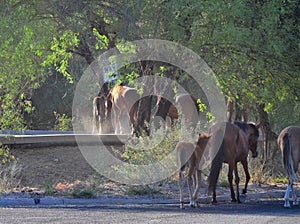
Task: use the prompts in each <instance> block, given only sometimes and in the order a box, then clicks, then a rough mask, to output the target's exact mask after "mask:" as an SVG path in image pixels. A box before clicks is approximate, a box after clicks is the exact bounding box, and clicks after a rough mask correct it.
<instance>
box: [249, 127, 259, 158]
mask: <svg viewBox="0 0 300 224" xmlns="http://www.w3.org/2000/svg"><path fill="white" fill-rule="evenodd" d="M248 127H249V128H248V132H249V137H248V145H249V150H250V151H251V152H252V157H253V158H255V157H257V156H258V151H257V144H258V137H259V131H258V127H257V126H256V125H254V124H248Z"/></svg>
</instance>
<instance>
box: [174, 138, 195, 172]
mask: <svg viewBox="0 0 300 224" xmlns="http://www.w3.org/2000/svg"><path fill="white" fill-rule="evenodd" d="M195 147H196V145H195V144H194V143H192V142H179V143H178V144H177V146H176V155H177V163H178V167H179V169H181V168H183V167H184V166H185V165H186V163H187V162H188V161H189V159H190V158H191V156H192V155H193V154H194V151H195Z"/></svg>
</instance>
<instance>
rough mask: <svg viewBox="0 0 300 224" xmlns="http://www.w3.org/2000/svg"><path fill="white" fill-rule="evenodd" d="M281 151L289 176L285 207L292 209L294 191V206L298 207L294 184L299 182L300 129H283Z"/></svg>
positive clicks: (279, 141)
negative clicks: (290, 198)
mask: <svg viewBox="0 0 300 224" xmlns="http://www.w3.org/2000/svg"><path fill="white" fill-rule="evenodd" d="M277 143H278V146H279V148H280V150H281V154H282V161H283V166H284V169H285V171H286V173H287V176H288V180H289V183H288V186H287V188H286V191H285V195H284V207H286V208H289V207H291V205H290V202H289V196H290V191H292V198H293V205H298V204H299V202H298V200H297V195H296V191H295V189H294V188H293V183H294V182H296V181H297V180H298V178H297V175H296V172H297V170H298V166H299V162H300V127H299V126H289V127H286V128H285V129H283V130H282V131H281V133H280V135H279V136H278V139H277Z"/></svg>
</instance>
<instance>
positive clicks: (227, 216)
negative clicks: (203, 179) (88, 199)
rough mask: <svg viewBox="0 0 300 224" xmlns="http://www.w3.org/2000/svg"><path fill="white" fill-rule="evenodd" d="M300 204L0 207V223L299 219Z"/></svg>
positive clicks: (246, 221) (292, 221) (219, 221)
mask: <svg viewBox="0 0 300 224" xmlns="http://www.w3.org/2000/svg"><path fill="white" fill-rule="evenodd" d="M299 221H300V207H293V208H291V209H285V208H283V206H282V201H265V202H250V203H247V204H231V203H219V204H218V205H210V204H202V205H201V206H200V207H199V208H196V209H192V208H189V207H187V208H186V209H183V210H182V209H180V208H179V207H178V205H177V204H176V205H175V204H152V205H151V204H144V205H143V204H139V205H137V204H136V205H102V206H101V205H100V206H74V207H63V208H59V207H51V208H49V207H29V208H28V207H27V208H0V223H10V224H11V223H22V224H23V223H122V224H123V223H128V224H129V223H130V224H134V223H139V224H140V223H172V224H174V223H230V224H233V223H251V224H254V223H255V224H256V223H272V224H275V223H299Z"/></svg>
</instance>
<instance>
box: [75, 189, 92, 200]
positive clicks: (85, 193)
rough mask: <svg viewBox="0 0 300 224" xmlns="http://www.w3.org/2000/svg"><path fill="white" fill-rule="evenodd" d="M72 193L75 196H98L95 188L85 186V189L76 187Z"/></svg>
mask: <svg viewBox="0 0 300 224" xmlns="http://www.w3.org/2000/svg"><path fill="white" fill-rule="evenodd" d="M71 195H72V197H74V198H95V197H96V194H95V192H94V190H93V189H91V188H85V189H78V188H75V189H74V190H73V192H72V194H71Z"/></svg>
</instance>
